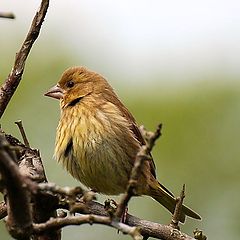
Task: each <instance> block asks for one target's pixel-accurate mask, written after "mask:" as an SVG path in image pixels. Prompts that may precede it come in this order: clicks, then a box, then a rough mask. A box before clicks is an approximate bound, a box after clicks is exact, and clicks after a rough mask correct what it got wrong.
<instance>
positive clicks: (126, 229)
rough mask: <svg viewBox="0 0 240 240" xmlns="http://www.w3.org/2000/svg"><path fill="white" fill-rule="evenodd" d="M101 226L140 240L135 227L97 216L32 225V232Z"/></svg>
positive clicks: (71, 217) (61, 219)
mask: <svg viewBox="0 0 240 240" xmlns="http://www.w3.org/2000/svg"><path fill="white" fill-rule="evenodd" d="M86 223H88V224H90V225H92V224H102V225H107V226H111V227H114V228H116V229H118V230H120V231H121V232H123V233H125V234H129V235H130V236H132V238H133V239H134V240H140V239H142V236H141V234H139V231H138V228H137V227H130V226H128V225H126V224H124V223H120V222H118V221H114V220H112V219H111V218H110V217H106V216H99V215H92V214H90V215H81V216H69V217H65V218H55V219H50V220H49V221H47V222H45V223H42V224H34V225H33V230H34V232H35V233H41V232H44V231H47V230H49V229H52V228H57V229H58V228H62V227H65V226H69V225H82V224H86Z"/></svg>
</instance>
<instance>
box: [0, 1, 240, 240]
mask: <svg viewBox="0 0 240 240" xmlns="http://www.w3.org/2000/svg"><path fill="white" fill-rule="evenodd" d="M210 2H211V4H209V2H208V5H207V2H206V1H203V3H202V5H201V6H196V7H195V6H193V5H191V3H190V2H189V1H183V2H182V3H181V6H177V7H179V12H180V13H181V14H180V15H177V17H176V15H174V14H173V13H172V10H173V11H174V13H177V10H176V9H175V8H174V7H170V6H166V5H164V4H166V3H163V2H161V3H159V2H158V3H157V1H151V4H149V5H148V4H147V3H146V1H140V2H139V5H137V6H138V7H136V8H134V5H133V4H137V2H136V1H133V3H131V4H130V3H129V4H128V3H127V2H126V1H123V3H122V5H121V7H119V6H120V3H119V2H118V1H117V3H116V4H117V6H115V7H114V6H113V4H111V3H110V2H109V1H102V6H100V4H99V3H97V2H96V1H92V2H91V3H88V2H87V1H73V0H72V1H69V3H66V1H52V4H51V5H50V9H49V13H48V16H47V19H46V21H45V22H44V25H43V29H42V32H41V35H40V38H39V39H38V40H37V43H36V44H35V45H34V47H33V49H32V51H31V54H30V56H29V58H28V61H27V64H26V69H25V72H24V75H23V79H22V82H21V84H20V86H19V87H18V89H17V92H16V94H15V95H14V97H13V99H12V101H11V102H10V104H9V105H8V108H7V110H6V112H5V115H4V116H3V118H2V121H1V124H2V127H3V129H4V130H5V131H6V132H8V133H10V134H13V135H14V136H16V137H18V138H21V137H20V134H19V131H18V129H17V127H16V126H15V124H14V121H16V120H18V119H21V120H22V121H23V123H24V127H25V129H26V132H27V135H28V138H29V141H30V143H31V146H32V147H35V148H39V149H40V151H41V155H42V159H43V162H44V165H45V170H46V173H47V177H48V180H49V181H51V182H56V183H57V184H59V185H61V186H65V185H69V186H75V185H77V184H78V183H77V182H76V181H75V180H73V179H72V178H71V177H70V176H69V175H68V174H67V173H66V172H65V171H63V170H62V167H61V166H59V165H58V164H57V163H56V162H55V161H54V159H53V158H52V155H53V149H54V140H55V129H56V126H57V122H58V118H59V106H58V102H57V101H55V100H52V99H49V98H46V97H44V96H43V93H44V92H46V91H47V90H48V89H49V87H51V86H52V85H54V84H55V83H56V82H57V80H58V79H59V77H60V75H61V73H62V72H63V71H64V70H65V69H66V68H67V67H69V66H73V65H85V66H88V67H89V68H91V69H92V70H96V71H98V72H99V73H102V74H103V75H104V76H106V77H107V79H108V80H109V82H110V84H111V85H112V86H113V87H114V89H115V90H116V92H117V93H118V95H119V97H120V98H121V99H122V101H123V102H124V103H125V104H126V106H127V107H128V108H129V110H130V111H131V112H132V113H133V115H134V116H135V118H136V119H137V122H138V123H139V124H144V126H145V127H146V128H147V129H149V130H154V129H155V127H156V126H157V124H158V123H159V122H161V123H163V135H162V137H161V138H160V140H159V141H158V143H157V145H156V147H155V148H154V151H153V156H154V159H155V163H156V166H157V175H158V179H159V180H160V181H161V182H162V183H163V184H164V185H165V186H167V187H168V188H169V189H170V190H172V191H173V192H174V193H175V194H178V193H179V192H180V190H181V187H182V184H183V183H185V184H186V199H185V203H186V204H187V205H188V206H190V207H192V208H193V209H194V210H196V211H197V212H198V213H200V215H201V216H202V218H203V220H202V221H201V222H199V221H195V220H192V219H187V221H186V223H185V225H183V226H182V230H183V231H184V232H186V233H188V234H192V231H193V230H194V229H195V228H196V227H198V228H200V229H202V230H203V231H204V233H205V234H206V235H207V236H208V239H233V240H234V239H239V234H240V226H239V223H238V219H239V218H240V209H239V202H238V201H239V198H240V193H239V191H238V189H239V184H240V176H239V169H240V161H239V157H240V148H239V136H240V128H239V123H240V84H239V76H240V71H239V67H238V64H239V61H237V60H238V58H239V55H238V53H239V48H237V47H238V46H237V45H236V44H235V45H234V44H233V42H231V41H230V40H231V39H235V41H236V39H237V38H233V35H234V36H235V37H236V36H238V37H239V36H240V30H239V29H240V28H238V32H237V33H236V31H235V30H236V27H237V24H236V21H235V22H234V21H230V20H231V19H229V18H228V16H232V17H233V18H235V20H238V19H239V16H237V15H236V14H235V13H236V12H235V9H236V6H237V3H236V1H230V2H231V3H232V5H231V4H230V3H227V1H226V2H225V3H226V4H225V5H223V4H222V5H221V4H219V5H217V7H216V8H212V7H213V6H215V5H214V4H213V3H212V1H210ZM223 2H224V1H223ZM23 3H24V2H23V1H13V0H12V1H9V2H8V4H6V5H5V6H4V7H5V8H1V4H2V3H1V4H0V9H1V10H5V11H7V10H9V11H13V12H14V13H15V14H16V15H17V19H16V20H14V21H10V20H3V19H0V28H1V35H0V43H1V44H0V48H1V57H0V79H1V81H4V79H5V78H6V77H7V75H8V73H9V72H10V70H11V67H12V63H13V59H14V56H15V53H16V52H17V50H18V49H19V47H20V45H21V43H22V40H23V38H24V36H25V34H26V32H27V29H28V27H29V24H30V21H31V18H32V16H33V14H34V12H35V10H36V8H37V6H38V4H39V1H32V2H31V3H29V5H28V8H25V7H24V6H23ZM173 3H175V4H177V3H176V1H173ZM204 3H206V9H205V8H204V6H205V5H204ZM11 4H12V5H11ZM91 4H92V5H91ZM124 4H125V5H124ZM159 4H162V5H159ZM198 4H199V3H198ZM233 4H235V5H233ZM108 5H109V9H107V8H106V6H108ZM229 5H231V6H232V7H231V8H230V7H229ZM76 6H78V8H77V7H76ZM93 6H95V8H93ZM135 6H136V5H135ZM63 7H64V11H66V12H67V15H63V14H62V15H61V13H62V12H63V9H62V8H63ZM157 7H159V8H157ZM160 7H161V8H160ZM218 7H219V8H218ZM220 7H221V8H220ZM116 8H118V9H116ZM140 8H143V9H145V10H146V11H145V14H149V15H150V16H152V18H153V19H152V22H150V23H149V25H147V23H146V22H147V21H149V19H148V20H147V19H146V18H144V21H143V19H142V17H141V11H140ZM173 8H174V9H173ZM61 9H62V10H61ZM155 9H161V11H164V10H165V13H164V14H165V15H164V16H165V18H166V19H168V20H169V22H168V24H169V25H167V26H165V24H164V22H161V21H160V20H159V19H158V18H157V17H156V16H155V15H154V14H155V13H156V12H155V11H157V10H155ZM111 10H112V11H111ZM131 10H132V11H131ZM134 10H136V11H134ZM167 10H168V11H167ZM151 11H152V13H151ZM159 11H160V10H159ZM194 11H195V12H194ZM69 13H71V14H69ZM116 13H117V14H116ZM130 13H131V14H130ZM68 14H69V16H68ZM204 14H205V15H204ZM206 14H207V15H206ZM224 14H225V15H224ZM228 14H229V15H228ZM234 14H235V15H234ZM93 15H94V16H95V17H93ZM128 15H129V16H128ZM238 15H239V14H238ZM102 16H104V17H102ZM186 16H188V17H189V18H187V20H186V21H188V22H191V21H192V24H189V25H187V26H185V27H184V28H180V30H179V28H178V27H179V25H180V23H179V21H182V19H185V18H186ZM201 16H205V18H204V19H203V18H201ZM209 16H211V17H212V19H209V18H208V17H209ZM127 17H128V18H127ZM145 17H147V16H145ZM161 17H162V16H161ZM184 17H185V18H184ZM190 17H191V18H190ZM236 18H237V19H236ZM62 19H64V20H63V21H62ZM166 19H165V20H166ZM174 19H175V20H174ZM199 19H200V20H199ZM220 19H222V20H221V21H222V22H221V21H220V23H221V24H220V25H221V26H222V27H219V26H217V22H219V21H217V20H220ZM224 19H225V21H224ZM78 20H79V21H78ZM150 20H151V19H150ZM157 20H159V22H158V21H157ZM163 20H164V19H163ZM59 21H60V22H61V24H59ZM121 21H122V22H123V23H122V22H121ZM174 21H176V23H175V22H174ZM143 22H144V23H145V25H146V26H145V25H142V23H143ZM117 23H118V24H117ZM120 23H121V24H122V25H121V24H120ZM174 23H175V25H174ZM177 23H178V24H177ZM197 23H198V24H200V23H202V25H201V27H202V28H201V27H199V25H197ZM207 23H209V25H210V27H209V26H208V24H207ZM223 23H224V24H223ZM105 24H106V25H105ZM150 24H153V25H154V24H155V25H154V26H151V25H150ZM183 24H184V23H183ZM238 24H239V22H238ZM105 26H106V27H105ZM150 26H151V27H150ZM163 26H165V28H164V27H163ZM168 26H169V29H170V30H169V29H168ZM69 27H70V28H69ZM128 27H129V28H130V30H129V28H128ZM214 27H215V28H216V29H217V30H218V31H217V30H216V31H215V32H212V29H213V28H214ZM123 28H124V29H126V31H129V32H124V31H123ZM166 28H167V30H166ZM89 29H90V30H89ZM113 29H114V31H113ZM127 29H128V30H127ZM149 29H150V30H151V29H152V32H150V30H149ZM176 29H177V30H176ZM199 29H200V30H201V31H200V30H199ZM209 29H210V30H209ZM226 29H227V31H229V32H228V34H226V36H225V35H224V33H225V30H226ZM168 30H169V32H170V33H171V34H173V33H175V34H176V36H174V38H171V36H172V35H171V34H170V33H169V32H168ZM154 31H155V32H154ZM162 32H164V33H165V34H163V35H161V34H160V35H159V34H158V33H162ZM176 32H177V33H176ZM209 32H211V33H213V34H212V35H211V36H210V38H209ZM131 34H133V35H131ZM151 34H152V35H151ZM194 34H195V35H196V36H195V38H194V37H193V36H194ZM231 34H232V35H231ZM213 35H214V36H215V37H213ZM223 35H224V36H225V38H221V39H220V38H219V36H223ZM199 36H201V38H200V39H199ZM139 37H140V38H139ZM130 39H131V40H130ZM167 40H169V41H167ZM134 41H135V42H134ZM169 42H170V44H168V43H169ZM179 42H181V43H184V44H180V43H179ZM128 43H129V44H128ZM134 43H136V44H134ZM203 43H204V44H203ZM238 44H239V42H238ZM166 49H167V50H166ZM191 49H194V51H192V50H191ZM212 49H214V50H213V51H211V50H212ZM164 51H165V52H164ZM220 53H221V54H220ZM104 199H106V196H99V197H98V200H99V201H101V202H103V201H104ZM129 212H130V213H131V214H134V215H136V216H138V217H142V218H144V219H148V220H151V221H156V222H160V223H165V224H167V223H169V221H170V214H169V213H168V212H167V211H166V210H165V209H163V208H162V207H161V206H160V205H159V204H158V203H156V202H155V201H153V200H152V199H150V198H149V197H139V198H134V199H132V200H131V202H130V206H129ZM0 235H1V239H3V240H8V239H11V237H10V236H9V235H8V234H7V232H6V230H5V226H4V223H3V221H1V222H0ZM81 238H84V239H89V240H91V239H96V238H98V239H106V240H107V239H128V238H129V237H128V236H124V235H122V234H117V233H116V231H115V230H114V229H111V228H107V227H104V226H97V225H93V226H88V225H86V226H81V227H68V228H65V229H64V230H63V239H71V240H75V239H81Z"/></svg>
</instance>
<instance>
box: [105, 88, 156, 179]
mask: <svg viewBox="0 0 240 240" xmlns="http://www.w3.org/2000/svg"><path fill="white" fill-rule="evenodd" d="M102 94H103V97H104V98H105V99H106V100H107V101H108V102H111V103H113V104H114V105H116V106H117V107H118V108H119V109H120V111H121V113H122V114H123V116H124V117H125V118H126V119H127V120H128V121H129V122H130V124H131V130H132V132H133V133H134V135H135V137H136V139H137V140H138V141H139V142H140V144H141V145H144V144H145V140H144V138H143V136H142V134H141V132H140V130H139V128H138V126H137V124H136V121H135V119H134V117H133V115H132V114H131V113H130V112H129V111H128V109H127V108H126V107H125V106H124V105H123V103H122V102H121V101H120V100H119V98H118V97H117V95H116V94H115V93H114V92H113V90H112V89H105V91H103V92H102ZM150 155H151V154H150ZM149 163H150V164H149V165H150V171H151V173H152V175H153V176H154V178H156V166H155V163H154V161H153V158H152V156H151V161H149Z"/></svg>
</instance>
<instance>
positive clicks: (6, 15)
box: [0, 12, 15, 19]
mask: <svg viewBox="0 0 240 240" xmlns="http://www.w3.org/2000/svg"><path fill="white" fill-rule="evenodd" d="M0 18H9V19H14V18H15V15H14V14H13V13H11V12H0Z"/></svg>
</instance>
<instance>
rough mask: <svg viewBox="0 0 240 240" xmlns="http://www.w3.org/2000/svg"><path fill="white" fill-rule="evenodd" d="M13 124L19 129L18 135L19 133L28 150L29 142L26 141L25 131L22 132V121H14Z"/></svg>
mask: <svg viewBox="0 0 240 240" xmlns="http://www.w3.org/2000/svg"><path fill="white" fill-rule="evenodd" d="M15 124H16V125H17V126H18V128H19V131H20V133H21V135H22V138H23V142H24V144H25V145H26V147H29V148H30V144H29V141H28V139H27V136H26V133H25V130H24V128H23V124H22V120H18V121H16V122H15Z"/></svg>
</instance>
